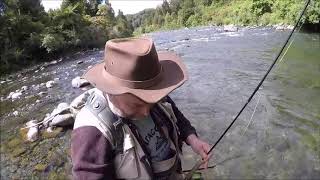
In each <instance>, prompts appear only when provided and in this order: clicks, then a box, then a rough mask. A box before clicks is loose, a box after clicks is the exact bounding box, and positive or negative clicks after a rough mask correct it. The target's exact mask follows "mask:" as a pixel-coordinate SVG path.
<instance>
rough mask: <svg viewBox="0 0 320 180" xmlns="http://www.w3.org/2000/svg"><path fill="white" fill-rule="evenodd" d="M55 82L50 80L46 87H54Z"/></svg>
mask: <svg viewBox="0 0 320 180" xmlns="http://www.w3.org/2000/svg"><path fill="white" fill-rule="evenodd" d="M53 84H54V81H48V82H47V83H46V87H47V88H52V87H53Z"/></svg>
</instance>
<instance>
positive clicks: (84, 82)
mask: <svg viewBox="0 0 320 180" xmlns="http://www.w3.org/2000/svg"><path fill="white" fill-rule="evenodd" d="M71 84H72V87H74V88H80V87H83V86H87V85H90V83H89V82H88V81H87V80H85V79H83V78H81V77H79V76H78V77H76V78H74V79H73V80H72V82H71Z"/></svg>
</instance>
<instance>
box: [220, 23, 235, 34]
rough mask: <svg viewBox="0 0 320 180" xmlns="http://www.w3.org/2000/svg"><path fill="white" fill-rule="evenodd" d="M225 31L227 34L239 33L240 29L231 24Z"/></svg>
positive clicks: (224, 27) (224, 28) (225, 27)
mask: <svg viewBox="0 0 320 180" xmlns="http://www.w3.org/2000/svg"><path fill="white" fill-rule="evenodd" d="M223 30H224V31H226V32H236V31H238V27H237V26H235V25H233V24H230V25H225V26H223Z"/></svg>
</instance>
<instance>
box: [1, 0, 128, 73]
mask: <svg viewBox="0 0 320 180" xmlns="http://www.w3.org/2000/svg"><path fill="white" fill-rule="evenodd" d="M101 2H102V0H63V2H62V4H61V8H60V9H56V10H50V11H49V12H48V13H47V12H45V11H44V8H43V6H42V5H41V0H3V1H0V75H3V74H5V73H8V72H10V71H12V70H18V69H21V68H22V67H25V65H30V64H32V63H34V62H38V61H41V60H44V59H46V60H47V59H48V60H50V57H54V56H57V55H59V54H61V53H66V52H68V51H69V50H80V49H87V48H95V47H102V46H103V45H104V44H105V42H106V41H107V40H108V39H111V38H117V37H128V36H131V35H132V31H133V27H132V26H131V23H129V22H128V21H127V19H126V17H125V16H124V15H123V13H122V12H121V13H119V15H118V16H117V17H115V16H114V11H113V9H112V7H111V5H110V4H103V5H102V4H101Z"/></svg>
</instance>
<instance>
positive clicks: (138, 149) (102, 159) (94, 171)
mask: <svg viewBox="0 0 320 180" xmlns="http://www.w3.org/2000/svg"><path fill="white" fill-rule="evenodd" d="M84 78H85V79H87V80H88V81H89V82H90V83H91V84H92V85H93V86H95V87H96V89H95V91H94V93H92V94H91V96H90V97H89V98H88V100H87V103H86V105H85V107H84V108H83V109H82V110H81V111H80V112H79V113H78V115H77V117H76V120H75V124H74V130H73V132H72V139H71V156H72V162H73V178H74V179H90V180H92V179H181V178H182V174H181V172H182V170H181V161H180V157H179V155H180V154H181V147H182V142H183V141H184V142H186V143H187V144H188V145H190V146H191V147H192V149H193V151H195V152H196V153H197V154H199V155H200V156H201V157H202V159H203V160H204V163H205V165H207V162H208V156H207V152H208V151H209V145H208V144H207V143H206V142H204V141H202V140H200V139H199V138H198V137H197V134H196V131H195V129H194V128H193V127H192V126H191V124H190V122H189V121H188V120H187V119H186V118H185V117H184V116H183V114H182V113H181V112H180V111H179V110H178V108H177V107H176V105H175V103H174V102H173V101H172V99H171V98H170V97H169V96H168V94H169V93H170V92H171V91H173V90H174V89H176V88H178V87H179V86H181V85H182V84H183V83H184V82H185V81H186V80H187V73H186V68H185V66H184V65H183V64H182V61H181V59H180V58H179V57H178V56H177V55H175V54H174V53H170V52H159V53H157V51H156V49H155V46H154V43H153V42H152V40H151V39H149V38H127V39H114V40H110V41H108V42H107V43H106V47H105V56H104V62H103V63H101V64H97V65H95V66H94V67H93V68H91V69H90V70H89V71H88V72H86V73H85V75H84Z"/></svg>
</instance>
